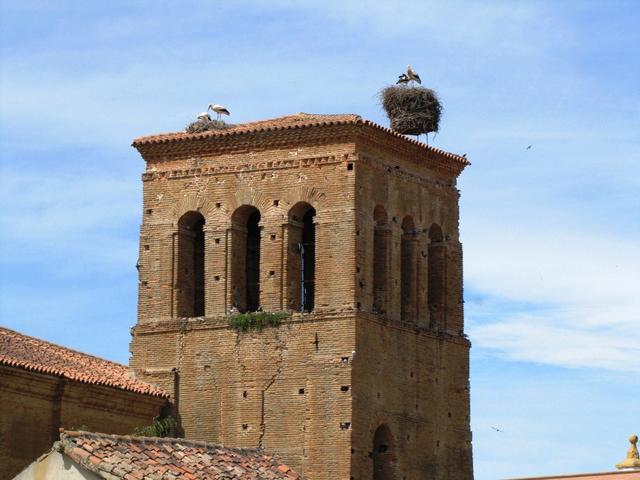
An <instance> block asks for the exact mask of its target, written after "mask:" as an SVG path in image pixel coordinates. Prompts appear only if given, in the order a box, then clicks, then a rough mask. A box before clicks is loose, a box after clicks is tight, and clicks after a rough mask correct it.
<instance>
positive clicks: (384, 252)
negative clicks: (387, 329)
mask: <svg viewBox="0 0 640 480" xmlns="http://www.w3.org/2000/svg"><path fill="white" fill-rule="evenodd" d="M388 219H389V217H388V215H387V211H386V210H385V208H384V207H383V206H382V205H377V206H376V207H375V208H374V209H373V220H374V223H375V227H374V230H373V258H372V260H373V305H372V309H371V310H372V312H373V313H375V314H380V315H384V314H385V313H386V312H387V304H388V295H389V292H388V290H389V288H388V280H387V279H388V277H389V251H390V248H389V245H390V243H391V235H390V233H391V232H390V231H389V228H388V224H387V222H388Z"/></svg>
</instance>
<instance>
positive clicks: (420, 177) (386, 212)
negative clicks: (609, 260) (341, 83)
mask: <svg viewBox="0 0 640 480" xmlns="http://www.w3.org/2000/svg"><path fill="white" fill-rule="evenodd" d="M133 146H134V147H135V148H136V149H137V150H138V151H139V152H140V154H141V155H142V157H143V158H144V160H145V162H146V170H145V172H144V174H143V175H142V180H143V185H144V211H143V222H142V227H141V233H140V281H139V285H140V290H139V314H138V322H137V325H136V326H135V327H134V328H133V329H132V337H133V338H132V343H131V352H132V358H131V367H132V368H133V370H134V371H135V373H136V375H137V376H138V377H140V378H142V379H144V380H147V381H149V382H153V383H156V384H158V385H160V386H162V387H163V388H165V389H166V390H167V391H169V392H170V393H171V395H172V400H173V402H174V406H175V415H176V416H177V418H178V419H179V421H180V423H181V425H182V428H183V430H184V435H185V436H186V437H187V438H189V439H198V440H205V441H210V442H216V443H222V444H225V445H227V446H234V447H251V448H255V447H262V448H264V449H265V450H266V451H267V452H271V453H274V454H275V455H276V456H277V457H278V458H279V459H280V460H281V461H283V462H284V463H287V464H288V465H290V466H291V467H292V468H294V469H295V470H297V471H298V472H299V473H301V474H303V475H305V476H306V477H307V478H309V479H311V480H321V479H326V480H335V479H354V480H365V479H366V480H370V479H394V480H421V479H439V480H444V479H457V480H471V479H472V477H473V472H472V456H471V432H470V427H469V348H470V343H469V341H468V340H467V338H466V336H465V335H464V325H463V309H462V304H463V302H462V249H461V245H460V242H459V239H458V198H459V193H458V190H457V189H456V178H457V177H458V175H459V174H460V173H461V171H462V170H463V169H464V167H465V166H466V165H467V164H468V163H467V161H466V160H465V159H464V158H462V157H460V156H458V155H454V154H451V153H447V152H444V151H442V150H438V149H436V148H433V147H429V146H426V145H424V144H422V143H419V142H416V141H414V140H411V139H408V138H407V137H404V136H402V135H399V134H396V133H394V132H392V131H391V130H389V129H387V128H384V127H381V126H379V125H377V124H375V123H373V122H370V121H367V120H363V119H362V118H360V117H359V116H357V115H309V114H303V113H300V114H297V115H291V116H287V117H281V118H276V119H273V120H266V121H260V122H255V123H248V124H243V125H237V126H234V127H231V128H229V129H225V130H215V131H209V132H205V133H197V134H188V133H170V134H163V135H155V136H149V137H143V138H139V139H137V140H135V141H134V143H133ZM237 311H239V312H251V311H261V312H283V311H284V312H288V313H289V316H288V317H287V318H285V319H284V320H282V323H281V324H280V325H279V326H277V325H276V326H267V327H265V328H264V329H262V330H249V331H246V332H243V331H238V330H237V329H236V328H234V325H232V324H230V322H229V318H230V316H232V314H235V315H237V314H236V313H235V312H237Z"/></svg>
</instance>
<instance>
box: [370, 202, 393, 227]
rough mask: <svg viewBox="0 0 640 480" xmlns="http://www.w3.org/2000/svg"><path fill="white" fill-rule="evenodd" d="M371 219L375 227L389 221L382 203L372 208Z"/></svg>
mask: <svg viewBox="0 0 640 480" xmlns="http://www.w3.org/2000/svg"><path fill="white" fill-rule="evenodd" d="M373 221H374V222H375V224H376V227H382V226H384V225H386V224H387V223H388V222H389V216H388V215H387V211H386V210H385V208H384V207H383V206H382V205H376V208H374V209H373Z"/></svg>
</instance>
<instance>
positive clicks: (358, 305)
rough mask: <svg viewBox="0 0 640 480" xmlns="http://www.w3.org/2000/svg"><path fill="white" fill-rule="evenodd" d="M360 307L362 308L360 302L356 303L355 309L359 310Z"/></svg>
mask: <svg viewBox="0 0 640 480" xmlns="http://www.w3.org/2000/svg"><path fill="white" fill-rule="evenodd" d="M360 307H362V305H360V302H358V303H356V308H357V309H358V310H360Z"/></svg>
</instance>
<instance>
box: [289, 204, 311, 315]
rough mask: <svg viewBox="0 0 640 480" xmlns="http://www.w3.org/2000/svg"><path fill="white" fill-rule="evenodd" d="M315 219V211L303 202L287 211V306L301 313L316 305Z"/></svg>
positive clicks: (309, 310)
mask: <svg viewBox="0 0 640 480" xmlns="http://www.w3.org/2000/svg"><path fill="white" fill-rule="evenodd" d="M315 216H316V211H315V209H314V208H313V207H312V206H311V205H309V204H308V203H304V202H301V203H298V204H296V205H294V206H293V208H292V209H291V211H290V212H289V225H288V241H289V254H288V261H287V277H288V298H289V301H288V305H289V308H290V309H292V310H298V311H301V312H311V311H312V310H313V308H314V306H315V273H316V225H315V223H314V219H315Z"/></svg>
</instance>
